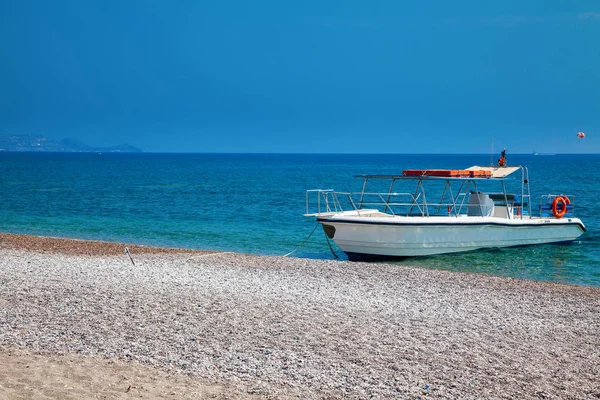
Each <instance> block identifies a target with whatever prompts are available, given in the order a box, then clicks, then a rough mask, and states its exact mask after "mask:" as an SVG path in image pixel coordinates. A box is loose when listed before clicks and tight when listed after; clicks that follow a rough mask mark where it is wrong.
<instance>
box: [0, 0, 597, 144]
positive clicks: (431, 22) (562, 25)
mask: <svg viewBox="0 0 600 400" xmlns="http://www.w3.org/2000/svg"><path fill="white" fill-rule="evenodd" d="M0 55H1V56H0V135H5V134H40V135H44V136H47V137H50V138H53V139H61V138H64V137H71V138H74V139H78V140H81V141H83V142H84V143H87V144H89V145H94V146H103V145H113V144H119V143H130V144H132V145H134V146H138V147H141V148H142V149H144V150H145V151H155V152H156V151H166V152H331V153H488V152H489V151H490V148H491V143H492V140H493V143H494V147H495V148H497V149H499V148H501V147H507V148H508V149H509V151H510V152H513V153H517V152H519V153H529V152H531V151H534V150H537V151H541V152H560V153H563V152H568V153H589V152H592V153H600V1H597V0H593V1H577V0H573V1H552V0H542V1H521V0H520V1H509V0H503V1H481V0H478V1H447V0H443V1H410V2H409V1H399V0H390V1H364V0H344V1H342V0H340V1H326V0H318V1H314V0H302V1H281V0H265V1H227V0H218V1H205V0H194V1H192V0H190V1H184V0H178V1H167V0H164V1H151V0H139V1H134V0H124V1H121V0H119V1H111V0H102V1H100V0H98V1H81V0H73V1H62V0H52V1H47V0H40V1H30V0H2V1H0ZM578 131H584V132H585V133H586V135H587V137H586V139H584V140H582V141H579V140H577V139H576V133H577V132H578Z"/></svg>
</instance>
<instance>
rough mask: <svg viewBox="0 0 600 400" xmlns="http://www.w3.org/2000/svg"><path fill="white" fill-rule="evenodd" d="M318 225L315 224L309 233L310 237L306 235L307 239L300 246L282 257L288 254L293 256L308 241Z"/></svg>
mask: <svg viewBox="0 0 600 400" xmlns="http://www.w3.org/2000/svg"><path fill="white" fill-rule="evenodd" d="M319 225H320V223H319V222H317V224H316V225H315V227H314V228H313V230H312V232H311V233H310V235H308V237H307V238H306V239H304V242H302V244H300V246H298V247H296V248H295V249H294V250H292V251H290V252H289V253H287V254H286V255H284V256H283V257H287V256H289V255H290V254H294V253H295V252H296V251H298V249H300V247H302V246H304V243H306V242H307V241H308V239H310V237H311V236H312V234H313V233H315V230H316V229H317V227H318V226H319Z"/></svg>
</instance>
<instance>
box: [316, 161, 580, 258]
mask: <svg viewBox="0 0 600 400" xmlns="http://www.w3.org/2000/svg"><path fill="white" fill-rule="evenodd" d="M358 177H359V178H362V179H363V180H364V182H363V186H362V191H360V192H356V193H347V192H336V191H334V190H331V189H329V190H322V189H317V190H308V191H307V192H306V214H305V216H309V217H316V219H317V221H318V222H319V223H321V224H322V226H323V229H324V231H325V233H326V234H327V236H328V237H329V238H331V239H333V241H334V242H335V243H336V244H337V245H338V246H339V247H340V249H342V250H343V251H344V252H345V253H346V254H347V255H348V257H349V258H363V257H365V256H366V257H369V256H384V257H409V256H426V255H434V254H445V253H455V252H463V251H470V250H476V249H484V248H496V247H510V246H523V245H533V244H544V243H559V242H570V241H574V240H576V239H577V238H578V237H579V236H581V235H582V234H583V233H584V232H585V226H584V224H583V222H582V221H581V220H580V219H579V218H576V217H575V216H574V213H575V209H574V196H573V195H564V194H548V195H544V196H541V197H540V202H539V206H538V207H537V208H536V209H535V213H534V212H533V210H532V207H533V205H532V201H531V200H532V199H531V195H530V191H529V172H528V170H527V168H526V167H522V166H518V167H508V166H499V167H495V166H492V167H487V166H473V167H470V168H467V169H464V170H445V169H425V170H405V171H403V172H402V174H401V175H359V176H358ZM384 182H385V183H386V185H385V188H386V189H385V190H384V191H379V190H376V191H375V192H370V191H368V190H367V187H369V189H370V188H371V185H373V184H374V185H375V186H376V187H377V186H379V189H380V188H382V187H383V186H382V183H384ZM399 184H404V185H408V186H409V187H408V188H405V189H407V190H406V191H404V192H402V191H397V188H396V187H397V186H399ZM511 189H512V191H511ZM431 198H437V199H438V200H436V201H434V202H431V201H430V199H431Z"/></svg>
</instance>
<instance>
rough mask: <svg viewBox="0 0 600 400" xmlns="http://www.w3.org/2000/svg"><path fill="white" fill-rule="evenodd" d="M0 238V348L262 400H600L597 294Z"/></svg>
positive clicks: (437, 275) (392, 270) (414, 273)
mask: <svg viewBox="0 0 600 400" xmlns="http://www.w3.org/2000/svg"><path fill="white" fill-rule="evenodd" d="M8 236H9V237H12V239H11V240H12V241H11V240H9V241H8V242H7V240H6V237H7V235H1V236H0V286H1V288H2V291H1V292H0V346H2V347H3V348H15V347H20V348H25V349H27V350H32V351H36V352H43V353H58V354H87V355H100V356H104V357H107V358H112V359H121V360H134V361H139V362H142V363H145V364H147V365H150V366H153V367H156V368H160V369H162V370H169V371H172V372H175V373H185V374H190V375H191V376H195V377H198V378H201V379H205V380H208V381H211V382H214V383H217V384H220V385H224V386H228V387H232V388H235V389H236V390H242V391H244V392H246V393H248V394H253V395H260V396H270V397H283V396H289V397H299V398H324V397H325V398H368V397H374V398H407V397H410V398H415V397H432V398H538V397H539V396H540V394H541V393H546V394H549V395H550V397H558V398H590V397H594V396H600V388H599V385H598V382H600V335H599V334H598V332H600V289H597V288H589V287H578V286H568V285H557V284H550V283H538V282H531V281H521V280H516V279H506V278H496V277H488V276H480V275H469V274H458V273H451V272H445V271H431V270H425V269H419V268H406V267H399V266H393V265H384V264H366V263H349V262H337V261H324V260H306V259H294V258H280V257H259V256H249V255H240V254H212V255H209V256H202V257H198V255H200V254H199V253H194V252H178V251H177V252H167V253H165V252H162V251H159V250H153V249H152V248H143V249H144V250H147V251H145V252H142V251H143V250H140V249H139V248H137V247H134V246H129V248H130V250H131V252H132V255H133V257H134V259H135V261H136V265H132V264H131V262H130V261H129V259H128V258H127V256H126V255H125V254H124V252H123V246H122V245H113V244H106V243H100V242H83V241H63V240H59V239H40V238H35V237H28V236H12V235H8ZM20 240H23V241H25V242H26V243H25V244H23V243H22V242H19V241H20ZM48 240H50V241H48ZM74 244H75V245H74ZM73 247H75V248H76V249H75V250H73ZM119 248H120V250H119V251H117V250H118V249H119ZM34 250H35V251H34ZM82 254H83V255H82ZM203 254H206V253H203ZM415 262H417V261H415Z"/></svg>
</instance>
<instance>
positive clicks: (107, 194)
mask: <svg viewBox="0 0 600 400" xmlns="http://www.w3.org/2000/svg"><path fill="white" fill-rule="evenodd" d="M490 162H491V157H490V155H489V154H488V155H339V154H337V155H335V154H318V155H314V154H313V155H308V154H145V153H142V154H96V153H86V154H80V153H75V154H73V153H6V152H5V153H2V152H0V174H1V177H0V189H1V193H2V194H1V197H0V230H1V231H2V232H9V233H25V234H34V235H45V236H57V237H70V238H84V239H100V240H108V241H119V242H128V243H138V244H146V245H156V246H169V247H184V248H192V249H208V250H221V251H234V252H244V253H254V254H262V255H284V254H286V253H288V252H290V251H292V250H293V249H295V248H296V247H297V246H298V245H299V244H300V243H302V242H303V241H304V240H305V239H306V237H307V236H308V235H309V234H310V232H311V231H312V230H313V228H314V226H315V221H314V220H313V219H310V218H306V217H303V216H302V214H303V213H304V212H305V191H306V190H307V189H317V188H320V189H336V190H343V191H355V190H358V189H360V184H361V181H360V180H359V179H357V178H353V175H357V174H398V173H400V172H401V171H402V170H403V169H407V168H465V167H468V166H471V165H476V164H478V165H489V164H490ZM509 163H510V164H511V165H525V166H527V167H528V168H529V173H530V184H531V191H532V199H533V201H532V203H533V204H535V202H536V201H537V199H538V198H539V196H541V195H542V194H547V193H565V194H572V195H574V204H575V215H576V216H578V217H580V218H581V219H582V220H583V222H584V223H585V224H586V228H587V232H586V233H585V234H584V235H583V236H582V237H581V239H580V240H578V241H577V242H574V243H571V244H568V245H542V246H530V247H520V248H509V249H495V250H486V251H476V252H470V253H463V254H456V255H447V256H435V257H426V258H413V259H406V260H403V261H398V262H396V263H397V264H400V265H418V266H422V267H426V268H438V269H450V270H457V271H467V272H478V273H484V274H492V275H502V276H511V277H518V278H525V279H535V280H544V281H553V282H562V283H574V284H581V285H591V286H598V287H600V246H599V244H600V236H599V232H598V227H599V226H600V216H599V215H600V213H599V211H600V207H599V206H598V205H599V202H598V200H599V199H600V185H599V184H598V180H599V179H600V155H556V156H533V155H510V154H509ZM334 250H336V253H337V254H338V255H340V256H341V258H343V253H342V252H341V251H340V250H339V249H337V248H336V247H335V245H334ZM293 256H294V257H309V258H322V259H331V258H333V255H332V253H331V251H330V249H329V247H328V245H327V242H326V240H325V236H324V234H323V232H322V230H321V229H320V228H319V229H318V230H316V231H315V233H314V234H313V235H312V237H311V238H310V239H309V240H308V241H307V242H306V244H305V245H304V246H303V247H301V248H300V249H299V250H298V251H297V252H295V253H294V255H293ZM376 267H377V264H373V268H376Z"/></svg>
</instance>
